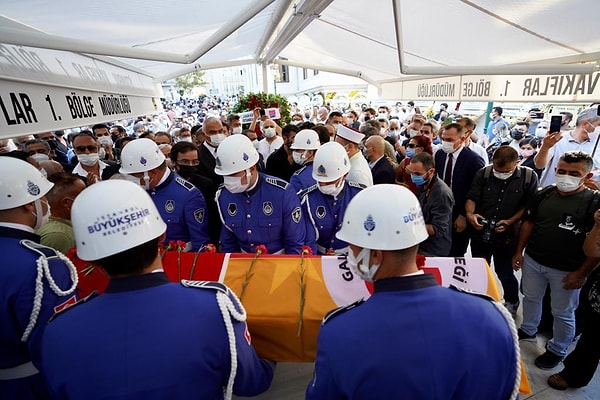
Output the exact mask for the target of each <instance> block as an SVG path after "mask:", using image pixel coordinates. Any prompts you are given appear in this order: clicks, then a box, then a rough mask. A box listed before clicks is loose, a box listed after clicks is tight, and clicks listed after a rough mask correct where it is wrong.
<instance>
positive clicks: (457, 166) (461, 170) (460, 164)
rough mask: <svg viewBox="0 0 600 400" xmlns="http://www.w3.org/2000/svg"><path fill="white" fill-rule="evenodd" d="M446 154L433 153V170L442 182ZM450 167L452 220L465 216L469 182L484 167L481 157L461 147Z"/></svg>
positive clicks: (440, 151)
mask: <svg viewBox="0 0 600 400" xmlns="http://www.w3.org/2000/svg"><path fill="white" fill-rule="evenodd" d="M446 158H447V154H446V153H445V152H444V151H443V150H441V149H440V150H439V151H436V152H435V157H434V159H435V169H436V171H437V175H438V177H439V178H440V179H441V180H442V181H443V180H444V173H445V171H444V169H445V166H446ZM453 161H454V166H453V167H452V185H451V186H450V189H452V194H453V195H454V207H453V209H452V220H454V219H456V217H458V216H459V215H463V216H464V215H465V203H466V201H467V193H468V192H469V189H470V187H471V182H472V181H473V177H474V176H475V173H476V172H477V171H479V170H480V169H481V168H482V167H484V166H485V163H484V161H483V159H482V158H481V157H479V156H478V155H477V153H475V152H474V151H472V150H471V149H469V148H468V147H463V149H462V150H461V151H460V154H459V155H458V158H457V159H455V160H453Z"/></svg>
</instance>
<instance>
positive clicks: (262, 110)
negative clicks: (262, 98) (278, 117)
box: [259, 108, 265, 116]
mask: <svg viewBox="0 0 600 400" xmlns="http://www.w3.org/2000/svg"><path fill="white" fill-rule="evenodd" d="M259 113H260V115H261V116H262V115H265V109H264V108H261V109H260V111H259Z"/></svg>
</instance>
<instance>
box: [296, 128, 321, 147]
mask: <svg viewBox="0 0 600 400" xmlns="http://www.w3.org/2000/svg"><path fill="white" fill-rule="evenodd" d="M320 146H321V142H320V140H319V134H318V133H317V132H315V131H313V130H312V129H302V130H301V131H300V132H298V133H297V134H296V136H295V137H294V142H293V143H292V145H291V146H290V148H291V149H292V150H317V149H318V148H319V147H320Z"/></svg>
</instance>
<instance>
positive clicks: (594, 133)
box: [588, 126, 600, 143]
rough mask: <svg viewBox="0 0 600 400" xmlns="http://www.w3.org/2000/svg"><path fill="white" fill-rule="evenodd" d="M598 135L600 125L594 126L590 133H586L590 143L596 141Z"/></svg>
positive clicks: (599, 133)
mask: <svg viewBox="0 0 600 400" xmlns="http://www.w3.org/2000/svg"><path fill="white" fill-rule="evenodd" d="M598 136H600V126H597V127H595V128H594V131H593V132H592V133H588V137H589V138H590V142H592V143H596V141H597V140H598Z"/></svg>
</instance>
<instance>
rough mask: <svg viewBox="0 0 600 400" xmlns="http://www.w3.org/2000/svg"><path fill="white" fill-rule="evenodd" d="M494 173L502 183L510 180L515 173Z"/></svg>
mask: <svg viewBox="0 0 600 400" xmlns="http://www.w3.org/2000/svg"><path fill="white" fill-rule="evenodd" d="M493 172H494V176H495V177H496V178H498V179H500V180H502V181H505V180H507V179H508V178H510V177H511V176H512V174H513V172H514V171H510V172H498V171H496V170H494V171H493Z"/></svg>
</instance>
